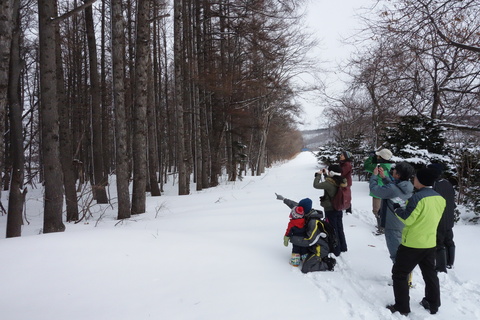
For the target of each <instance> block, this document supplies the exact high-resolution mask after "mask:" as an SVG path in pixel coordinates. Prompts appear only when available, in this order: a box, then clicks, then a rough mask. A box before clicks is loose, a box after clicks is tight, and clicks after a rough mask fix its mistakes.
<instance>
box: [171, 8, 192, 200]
mask: <svg viewBox="0 0 480 320" xmlns="http://www.w3.org/2000/svg"><path fill="white" fill-rule="evenodd" d="M182 3H183V1H182V0H174V2H173V12H174V13H173V29H174V31H173V38H174V49H173V55H174V68H175V80H174V81H175V114H176V127H175V130H176V137H177V168H178V194H179V195H186V194H189V193H190V186H189V183H187V181H188V179H189V177H188V175H187V162H188V159H187V157H186V151H185V124H184V110H183V109H184V105H183V104H184V100H183V95H184V93H183V86H184V82H185V79H184V78H183V77H184V72H183V69H184V68H185V66H184V57H185V56H184V52H183V41H184V40H182V38H183V28H184V27H185V26H184V25H183V21H184V20H183V15H184V14H185V12H184V10H185V8H184V6H183V4H182Z"/></svg>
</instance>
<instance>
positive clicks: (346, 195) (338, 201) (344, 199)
mask: <svg viewBox="0 0 480 320" xmlns="http://www.w3.org/2000/svg"><path fill="white" fill-rule="evenodd" d="M349 191H350V190H348V187H338V190H337V193H336V194H335V196H334V197H333V198H330V200H331V202H332V207H333V209H335V210H337V211H343V210H346V209H348V208H349V207H350V204H351V202H352V194H351V192H349Z"/></svg>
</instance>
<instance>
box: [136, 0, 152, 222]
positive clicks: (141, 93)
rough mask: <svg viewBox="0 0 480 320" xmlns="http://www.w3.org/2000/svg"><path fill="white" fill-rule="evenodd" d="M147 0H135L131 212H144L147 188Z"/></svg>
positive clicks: (148, 30)
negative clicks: (135, 32) (135, 33)
mask: <svg viewBox="0 0 480 320" xmlns="http://www.w3.org/2000/svg"><path fill="white" fill-rule="evenodd" d="M149 9H150V1H149V0H139V1H138V7H137V38H136V41H135V45H136V48H137V50H136V56H135V62H136V64H135V109H134V130H135V132H134V140H133V141H134V143H133V196H132V214H140V213H144V212H145V205H146V203H145V202H146V194H145V192H146V187H147V151H146V150H147V130H148V129H147V124H146V122H147V119H146V118H147V82H148V75H147V68H148V55H149V54H150V53H149V43H150V41H149V40H150V27H149Z"/></svg>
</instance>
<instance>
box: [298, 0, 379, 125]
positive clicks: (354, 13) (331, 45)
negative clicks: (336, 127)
mask: <svg viewBox="0 0 480 320" xmlns="http://www.w3.org/2000/svg"><path fill="white" fill-rule="evenodd" d="M373 2H375V1H374V0H341V1H331V0H328V1H327V0H311V1H310V2H309V5H308V10H307V12H308V20H307V21H308V24H309V26H310V28H312V31H313V32H314V33H315V34H316V37H317V38H318V39H319V40H320V48H319V50H317V51H316V52H315V53H314V55H315V56H319V59H320V60H321V61H326V63H325V64H324V67H325V68H328V69H329V70H332V71H336V70H338V69H337V68H336V67H337V65H338V64H343V63H344V62H345V61H346V60H347V59H348V57H349V56H350V54H351V52H352V47H351V46H348V45H346V44H345V43H343V42H342V40H343V39H345V38H347V37H349V36H351V35H352V34H354V33H355V32H356V31H357V30H358V29H359V27H360V20H359V18H358V14H360V13H361V10H360V9H361V8H362V7H368V6H369V5H372V3H373ZM339 76H340V73H339V72H338V73H331V74H329V75H328V78H327V79H326V85H327V87H328V88H327V91H328V92H329V93H334V92H341V91H342V89H343V87H344V85H343V83H342V81H340V79H339V78H338V77H339ZM313 100H315V101H318V99H313ZM302 103H303V107H304V111H305V115H304V118H303V121H304V122H305V124H304V125H303V126H301V127H300V128H301V129H302V130H305V129H317V128H319V126H320V125H321V117H320V115H321V113H322V111H323V107H322V106H319V105H318V103H315V102H308V101H305V102H302Z"/></svg>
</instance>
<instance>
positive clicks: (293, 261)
mask: <svg viewBox="0 0 480 320" xmlns="http://www.w3.org/2000/svg"><path fill="white" fill-rule="evenodd" d="M290 264H291V265H292V266H293V267H298V266H299V265H300V253H292V257H291V258H290Z"/></svg>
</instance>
